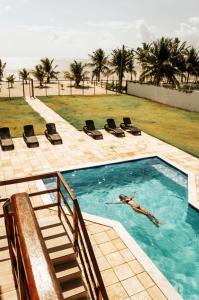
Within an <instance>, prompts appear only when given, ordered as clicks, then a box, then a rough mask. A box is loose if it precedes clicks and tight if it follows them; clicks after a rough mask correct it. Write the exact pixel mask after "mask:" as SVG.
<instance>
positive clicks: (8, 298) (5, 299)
mask: <svg viewBox="0 0 199 300" xmlns="http://www.w3.org/2000/svg"><path fill="white" fill-rule="evenodd" d="M0 299H1V300H17V299H18V297H17V292H16V290H13V291H11V292H7V293H4V294H1V295H0Z"/></svg>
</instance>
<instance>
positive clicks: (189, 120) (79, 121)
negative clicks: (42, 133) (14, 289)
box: [39, 95, 199, 157]
mask: <svg viewBox="0 0 199 300" xmlns="http://www.w3.org/2000/svg"><path fill="white" fill-rule="evenodd" d="M39 98H40V99H41V100H42V101H43V102H44V103H45V104H46V105H48V106H49V107H50V108H52V109H53V110H55V111H56V112H57V113H58V114H59V115H61V116H62V117H63V118H64V119H65V120H67V121H69V122H70V123H71V124H72V125H73V126H75V127H76V128H77V129H80V130H81V129H82V127H83V126H84V121H85V120H86V119H93V120H94V121H95V124H96V127H97V128H103V126H104V124H105V121H106V119H107V118H109V117H113V118H114V119H115V120H116V123H117V124H118V125H119V124H120V122H121V120H122V117H123V116H129V117H131V118H132V120H133V121H134V124H135V125H137V126H138V127H140V128H141V129H142V130H143V131H145V132H146V133H149V134H150V135H153V136H155V137H157V138H159V139H161V140H163V141H166V142H167V143H169V144H171V145H174V146H176V147H178V148H180V149H182V150H184V151H186V152H188V153H191V154H192V155H194V156H197V157H199V113H196V112H188V111H185V110H182V109H177V108H174V107H170V106H167V105H163V104H160V103H156V102H153V101H150V100H146V99H142V98H138V97H134V96H127V95H120V96H116V95H114V96H50V97H39Z"/></svg>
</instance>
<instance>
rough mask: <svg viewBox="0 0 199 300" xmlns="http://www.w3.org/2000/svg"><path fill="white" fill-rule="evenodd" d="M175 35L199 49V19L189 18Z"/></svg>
mask: <svg viewBox="0 0 199 300" xmlns="http://www.w3.org/2000/svg"><path fill="white" fill-rule="evenodd" d="M175 33H176V36H178V37H179V38H180V39H182V40H184V41H187V42H188V43H190V44H191V45H193V46H194V47H199V18H198V17H191V18H189V19H188V20H187V22H183V23H181V24H180V28H179V29H178V30H176V31H175Z"/></svg>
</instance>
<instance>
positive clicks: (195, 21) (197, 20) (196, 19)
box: [188, 17, 199, 24]
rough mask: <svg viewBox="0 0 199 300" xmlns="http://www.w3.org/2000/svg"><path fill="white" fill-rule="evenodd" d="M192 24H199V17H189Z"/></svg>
mask: <svg viewBox="0 0 199 300" xmlns="http://www.w3.org/2000/svg"><path fill="white" fill-rule="evenodd" d="M188 21H189V23H191V24H199V17H191V18H189V19H188Z"/></svg>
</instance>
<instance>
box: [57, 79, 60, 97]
mask: <svg viewBox="0 0 199 300" xmlns="http://www.w3.org/2000/svg"><path fill="white" fill-rule="evenodd" d="M57 82H58V96H60V85H59V80H58V81H57Z"/></svg>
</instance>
